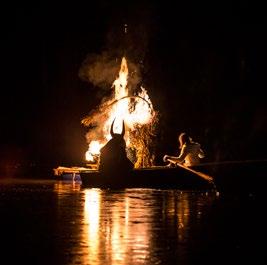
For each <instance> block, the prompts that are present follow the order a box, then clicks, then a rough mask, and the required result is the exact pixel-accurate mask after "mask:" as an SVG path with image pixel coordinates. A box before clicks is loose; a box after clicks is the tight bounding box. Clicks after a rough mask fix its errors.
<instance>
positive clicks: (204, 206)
mask: <svg viewBox="0 0 267 265" xmlns="http://www.w3.org/2000/svg"><path fill="white" fill-rule="evenodd" d="M0 199H1V200H0V214H1V219H0V225H1V228H2V231H3V232H2V236H1V252H2V254H3V256H2V258H3V259H4V258H5V260H7V261H6V262H5V263H3V264H16V263H18V262H20V263H21V262H25V263H27V264H92V265H100V264H101V265H102V264H118V265H119V264H124V265H128V264H129V265H130V264H133V265H135V264H164V265H166V264H226V263H230V264H243V263H244V262H245V261H246V262H248V261H249V262H252V264H265V261H266V255H265V253H264V248H263V243H261V242H260V239H262V240H264V239H265V237H264V232H265V231H266V230H265V226H266V224H265V221H264V220H266V219H264V217H263V215H262V213H263V209H262V208H261V207H260V205H261V203H260V202H261V201H262V200H261V201H259V200H258V198H257V197H255V196H251V195H248V196H245V197H242V198H240V197H230V198H229V197H226V196H224V195H223V194H218V193H216V192H193V191H180V190H156V189H121V190H110V189H89V188H83V187H82V186H81V185H80V184H79V183H72V182H63V181H56V180H55V181H54V180H14V179H13V180H1V181H0Z"/></svg>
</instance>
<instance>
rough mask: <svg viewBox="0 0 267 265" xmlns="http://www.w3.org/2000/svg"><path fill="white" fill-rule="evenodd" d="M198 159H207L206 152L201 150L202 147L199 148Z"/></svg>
mask: <svg viewBox="0 0 267 265" xmlns="http://www.w3.org/2000/svg"><path fill="white" fill-rule="evenodd" d="M198 157H199V158H204V157H205V153H204V151H203V150H202V149H201V147H199V153H198Z"/></svg>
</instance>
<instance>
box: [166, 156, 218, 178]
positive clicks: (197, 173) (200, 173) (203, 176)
mask: <svg viewBox="0 0 267 265" xmlns="http://www.w3.org/2000/svg"><path fill="white" fill-rule="evenodd" d="M168 161H170V162H172V163H174V164H175V165H177V166H179V167H182V168H184V169H186V170H188V171H191V172H192V173H195V174H196V175H198V176H200V177H201V178H203V179H205V180H207V181H209V182H213V177H211V176H209V175H207V174H205V173H202V172H199V171H196V170H194V169H192V168H189V167H186V166H183V165H182V164H180V163H177V161H174V160H172V159H170V158H168Z"/></svg>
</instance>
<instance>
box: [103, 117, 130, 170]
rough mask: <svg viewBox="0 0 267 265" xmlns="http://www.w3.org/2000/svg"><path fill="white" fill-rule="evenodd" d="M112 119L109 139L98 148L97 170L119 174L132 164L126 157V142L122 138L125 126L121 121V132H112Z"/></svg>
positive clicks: (128, 168)
mask: <svg viewBox="0 0 267 265" xmlns="http://www.w3.org/2000/svg"><path fill="white" fill-rule="evenodd" d="M114 121H115V119H114V120H113V122H112V124H111V129H110V135H111V137H112V138H111V139H110V140H109V141H108V142H107V143H106V145H105V146H103V147H102V148H101V150H100V157H99V168H98V169H99V171H101V172H105V173H108V174H109V175H110V174H113V175H114V174H120V173H122V172H128V171H130V170H132V169H133V167H134V165H133V163H132V162H131V161H130V160H129V158H128V157H127V152H126V142H125V140H124V138H123V137H124V134H125V126H124V121H123V122H122V132H121V134H119V133H114V131H113V125H114Z"/></svg>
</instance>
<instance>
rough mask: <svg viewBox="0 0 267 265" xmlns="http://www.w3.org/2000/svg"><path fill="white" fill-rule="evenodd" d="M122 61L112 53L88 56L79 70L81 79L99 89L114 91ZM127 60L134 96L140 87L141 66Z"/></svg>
mask: <svg viewBox="0 0 267 265" xmlns="http://www.w3.org/2000/svg"><path fill="white" fill-rule="evenodd" d="M121 59H122V57H114V54H113V52H110V51H105V52H102V54H88V55H87V57H86V59H85V60H84V62H83V63H82V66H81V68H80V70H79V77H80V78H81V79H82V80H84V81H87V82H89V83H91V84H93V85H94V86H95V87H97V88H100V89H103V90H110V91H112V90H111V88H112V84H113V82H114V81H115V79H116V78H117V76H118V73H119V70H120V65H121ZM126 59H127V65H128V69H129V76H128V89H129V92H130V93H131V94H134V92H135V91H136V90H137V89H138V88H139V87H140V82H141V72H140V66H139V65H138V64H136V63H134V62H131V61H130V60H129V59H128V58H126ZM105 100H106V99H104V101H105ZM102 101H103V100H102Z"/></svg>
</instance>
